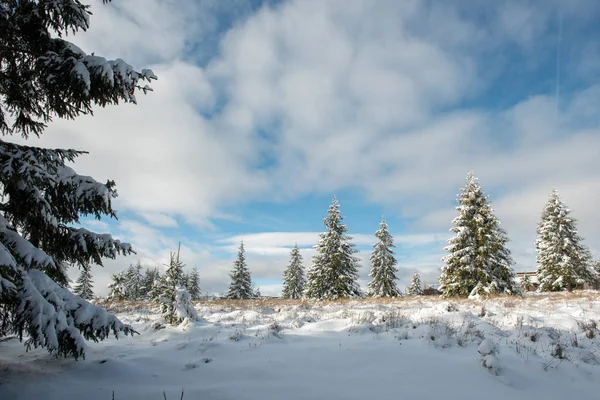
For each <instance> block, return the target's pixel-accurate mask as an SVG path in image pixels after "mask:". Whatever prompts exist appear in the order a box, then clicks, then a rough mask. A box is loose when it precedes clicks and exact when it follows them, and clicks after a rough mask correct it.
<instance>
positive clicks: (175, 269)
mask: <svg viewBox="0 0 600 400" xmlns="http://www.w3.org/2000/svg"><path fill="white" fill-rule="evenodd" d="M183 267H184V265H183V263H182V262H181V261H180V260H179V251H178V252H177V257H175V255H174V254H173V253H171V258H170V261H169V264H168V265H167V270H166V271H165V275H164V277H163V279H162V280H161V285H160V295H159V297H158V301H159V303H160V310H161V313H162V316H163V318H164V319H165V321H167V322H168V323H169V324H178V323H180V322H181V321H182V320H183V318H181V316H180V315H178V314H177V305H178V302H177V293H178V292H180V291H181V290H182V289H183V290H185V288H184V287H183V285H182V279H183ZM186 293H187V291H186Z"/></svg>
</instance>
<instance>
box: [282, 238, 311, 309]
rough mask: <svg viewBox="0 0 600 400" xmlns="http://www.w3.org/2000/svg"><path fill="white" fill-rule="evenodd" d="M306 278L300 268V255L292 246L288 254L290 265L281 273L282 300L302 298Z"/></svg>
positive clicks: (296, 248) (295, 247) (298, 250)
mask: <svg viewBox="0 0 600 400" xmlns="http://www.w3.org/2000/svg"><path fill="white" fill-rule="evenodd" d="M305 284H306V278H305V277H304V267H303V266H302V255H301V254H300V249H298V245H297V244H296V245H294V248H293V249H292V251H291V253H290V264H289V265H288V266H287V268H286V269H285V271H284V272H283V291H282V292H281V297H282V298H284V299H299V298H301V297H302V292H303V291H304V285H305Z"/></svg>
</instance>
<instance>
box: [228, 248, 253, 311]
mask: <svg viewBox="0 0 600 400" xmlns="http://www.w3.org/2000/svg"><path fill="white" fill-rule="evenodd" d="M229 276H230V278H231V283H230V284H229V290H228V291H227V298H228V299H250V298H252V297H254V293H253V287H252V276H251V275H250V270H249V269H248V266H247V265H246V254H245V250H244V242H243V241H242V242H241V243H240V247H239V251H238V257H237V260H235V262H234V263H233V270H232V271H231V273H230V274H229Z"/></svg>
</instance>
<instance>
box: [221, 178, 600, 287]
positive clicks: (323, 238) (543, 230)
mask: <svg viewBox="0 0 600 400" xmlns="http://www.w3.org/2000/svg"><path fill="white" fill-rule="evenodd" d="M466 181H467V182H466V185H465V187H464V188H462V189H461V192H460V193H459V195H458V199H457V202H458V206H457V207H456V210H457V211H458V216H457V217H456V218H454V220H453V221H452V223H453V227H452V228H451V231H452V232H453V233H454V234H455V235H454V236H453V237H451V238H450V239H449V240H448V245H447V246H446V247H445V248H444V250H445V251H446V252H447V253H448V254H447V255H446V256H445V257H444V258H443V259H442V261H443V262H444V265H443V267H442V268H441V274H440V276H439V281H440V287H439V292H440V293H441V294H442V296H443V297H446V298H448V297H470V296H478V295H479V296H481V295H492V294H508V295H519V294H522V292H523V290H524V289H529V288H531V287H532V284H531V281H530V279H529V277H528V276H526V277H525V278H524V279H523V281H519V280H518V279H517V277H516V273H515V271H514V269H513V265H514V261H513V259H512V256H511V252H510V250H509V249H508V247H507V244H508V243H509V237H508V235H507V233H506V231H505V230H504V229H502V228H501V227H500V221H499V220H498V218H497V217H496V216H495V214H494V210H493V208H492V207H491V203H490V201H489V198H488V196H487V195H485V193H484V192H483V189H482V188H481V185H480V184H479V182H478V179H477V178H476V177H475V176H474V174H473V173H472V172H470V173H469V174H468V175H467V179H466ZM570 213H571V211H570V210H569V208H568V207H567V206H566V204H565V203H564V202H562V201H561V200H560V196H559V194H558V192H557V190H556V189H553V190H552V192H551V193H550V196H549V199H548V202H547V204H546V206H545V207H544V209H543V212H542V215H541V219H540V222H539V224H538V227H537V234H538V238H537V240H536V242H535V247H536V250H537V259H536V261H537V264H538V267H537V270H536V275H537V280H538V282H539V285H538V288H537V290H538V291H541V292H547V291H562V290H567V291H571V290H574V289H576V288H580V287H583V285H585V284H588V285H590V286H596V287H598V285H600V260H598V261H596V262H594V261H593V258H592V255H591V252H590V250H589V248H588V247H587V246H585V245H583V243H582V241H583V238H582V237H581V236H580V235H579V234H578V232H577V226H576V222H577V220H576V219H575V218H573V217H572V216H571V215H570ZM342 221H343V217H342V215H341V213H340V206H339V203H338V201H337V199H336V197H335V196H334V198H333V201H332V204H331V205H330V207H329V211H328V216H327V217H326V218H325V219H324V224H325V227H326V231H325V232H324V233H321V234H320V239H319V242H318V243H317V245H316V246H314V248H315V250H316V254H315V255H314V256H313V258H312V264H311V266H310V267H309V268H308V269H307V270H306V271H305V268H304V267H303V260H302V256H301V254H300V251H299V249H298V246H297V245H295V246H294V248H293V249H292V251H291V255H290V263H289V264H288V266H287V267H286V268H285V270H284V273H283V291H282V294H281V297H283V298H288V299H299V298H309V299H337V298H345V297H364V296H371V297H397V296H401V294H402V293H401V291H400V290H399V289H398V286H397V273H398V269H397V267H396V265H397V261H396V258H395V256H394V250H393V248H394V247H395V246H394V240H393V237H392V235H391V234H390V232H389V229H388V225H387V223H386V221H385V220H383V221H381V223H380V228H379V230H378V231H377V232H375V238H376V239H377V242H376V243H375V244H374V245H373V251H372V253H371V256H370V261H371V270H370V273H369V276H370V278H371V281H370V282H369V283H368V289H367V291H366V292H364V293H363V292H362V291H361V289H360V287H359V285H358V270H359V268H360V264H359V259H358V258H357V257H355V256H354V254H355V253H357V252H358V251H357V250H356V249H355V248H354V245H353V244H352V243H351V240H352V237H350V236H348V235H347V233H346V232H347V227H346V225H344V224H342ZM230 276H231V284H230V287H229V292H228V295H227V297H228V298H231V299H244V298H250V296H249V293H251V292H250V291H249V286H248V282H250V271H249V270H248V267H247V265H246V262H245V257H244V247H243V243H242V244H241V245H240V251H239V253H238V260H237V261H236V263H235V268H234V271H233V272H232V274H231V275H230ZM423 289H424V288H423V285H422V283H421V278H420V276H419V274H418V273H417V272H415V273H414V274H413V276H412V280H411V283H410V286H409V287H408V288H407V293H408V294H409V295H421V294H423V291H424V290H423Z"/></svg>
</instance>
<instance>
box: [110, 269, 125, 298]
mask: <svg viewBox="0 0 600 400" xmlns="http://www.w3.org/2000/svg"><path fill="white" fill-rule="evenodd" d="M111 279H112V282H111V283H110V285H108V298H109V299H111V300H129V296H128V293H127V279H126V278H125V272H124V271H119V272H117V273H116V274H112V275H111Z"/></svg>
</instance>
